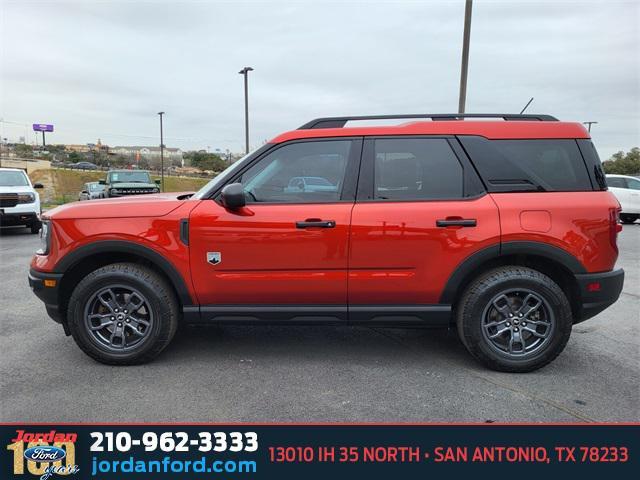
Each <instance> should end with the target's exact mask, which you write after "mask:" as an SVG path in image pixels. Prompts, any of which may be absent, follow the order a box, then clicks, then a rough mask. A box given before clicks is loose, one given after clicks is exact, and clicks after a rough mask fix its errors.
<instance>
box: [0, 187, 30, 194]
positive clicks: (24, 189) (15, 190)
mask: <svg viewBox="0 0 640 480" xmlns="http://www.w3.org/2000/svg"><path fill="white" fill-rule="evenodd" d="M27 192H28V193H34V189H33V187H31V186H30V185H22V186H21V187H15V186H11V187H0V193H27Z"/></svg>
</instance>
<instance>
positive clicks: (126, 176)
mask: <svg viewBox="0 0 640 480" xmlns="http://www.w3.org/2000/svg"><path fill="white" fill-rule="evenodd" d="M109 183H152V182H151V177H149V172H140V171H135V170H132V171H130V172H111V173H110V174H109Z"/></svg>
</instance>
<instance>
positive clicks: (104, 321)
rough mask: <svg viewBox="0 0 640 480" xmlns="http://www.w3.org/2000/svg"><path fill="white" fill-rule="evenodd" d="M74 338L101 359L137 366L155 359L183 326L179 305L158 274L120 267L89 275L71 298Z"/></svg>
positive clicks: (132, 265)
mask: <svg viewBox="0 0 640 480" xmlns="http://www.w3.org/2000/svg"><path fill="white" fill-rule="evenodd" d="M68 322H69V328H70V330H71V334H72V335H73V339H74V340H75V342H76V343H77V344H78V346H79V347H80V348H81V349H82V350H83V351H84V352H85V353H86V354H87V355H89V356H90V357H92V358H94V359H95V360H97V361H99V362H102V363H106V364H110V365H133V364H139V363H145V362H148V361H150V360H152V359H154V358H155V357H156V356H157V355H158V354H159V353H160V352H161V351H162V350H164V348H165V347H166V346H167V345H168V344H169V342H171V339H172V338H173V336H174V334H175V332H176V329H177V326H178V302H177V300H176V298H175V294H174V292H173V289H172V288H171V286H170V285H169V284H168V283H167V282H166V280H165V279H164V278H163V277H161V276H160V275H159V274H158V273H156V272H155V271H153V270H151V269H149V268H147V267H143V266H141V265H137V264H133V263H116V264H112V265H107V266H105V267H102V268H99V269H97V270H95V271H93V272H91V273H90V274H89V275H87V276H86V277H85V278H84V279H83V280H82V281H81V282H80V283H78V285H77V286H76V288H75V289H74V291H73V293H72V295H71V298H70V300H69V308H68Z"/></svg>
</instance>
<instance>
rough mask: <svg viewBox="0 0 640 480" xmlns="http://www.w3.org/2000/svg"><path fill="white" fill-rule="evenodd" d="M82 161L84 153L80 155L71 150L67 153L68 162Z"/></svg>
mask: <svg viewBox="0 0 640 480" xmlns="http://www.w3.org/2000/svg"><path fill="white" fill-rule="evenodd" d="M83 161H84V155H81V154H79V153H78V152H71V153H70V154H69V162H71V163H78V162H83Z"/></svg>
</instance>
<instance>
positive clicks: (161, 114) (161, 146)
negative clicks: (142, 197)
mask: <svg viewBox="0 0 640 480" xmlns="http://www.w3.org/2000/svg"><path fill="white" fill-rule="evenodd" d="M158 115H160V191H162V192H164V137H163V132H162V116H163V115H164V112H158Z"/></svg>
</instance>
